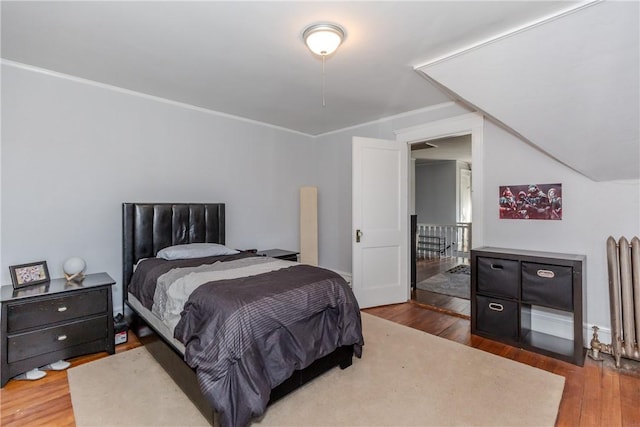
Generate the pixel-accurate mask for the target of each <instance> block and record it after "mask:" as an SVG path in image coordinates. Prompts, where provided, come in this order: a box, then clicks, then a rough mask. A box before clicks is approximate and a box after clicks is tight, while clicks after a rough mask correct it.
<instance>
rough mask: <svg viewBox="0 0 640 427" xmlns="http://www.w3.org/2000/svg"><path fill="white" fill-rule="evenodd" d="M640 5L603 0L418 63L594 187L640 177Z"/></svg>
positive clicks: (438, 81) (429, 76) (433, 77)
mask: <svg viewBox="0 0 640 427" xmlns="http://www.w3.org/2000/svg"><path fill="white" fill-rule="evenodd" d="M639 7H640V3H638V2H635V1H634V2H615V1H612V2H600V3H595V4H590V5H587V6H585V7H583V8H580V9H578V10H575V11H573V12H571V13H567V14H565V15H563V16H561V17H557V18H555V19H552V20H549V21H547V22H543V23H540V24H539V25H535V26H532V27H529V28H526V29H523V30H522V31H519V32H516V33H513V34H511V35H508V36H505V37H503V38H500V39H497V40H495V41H493V42H491V43H487V44H483V45H480V46H478V47H475V48H472V49H470V50H467V51H464V52H461V53H459V54H457V55H455V56H451V57H448V58H445V59H442V60H440V61H437V62H434V63H430V64H426V65H424V66H419V67H417V70H418V71H419V72H420V73H423V74H424V76H425V77H427V79H428V80H429V81H431V82H434V83H436V84H439V85H441V86H442V87H444V88H445V89H446V90H447V91H449V92H450V93H451V94H452V95H453V96H455V97H458V98H460V99H462V100H464V101H466V102H467V103H469V104H471V105H473V106H475V107H476V108H478V109H479V110H481V111H483V112H485V113H486V114H487V115H489V116H491V117H493V118H494V119H495V120H497V121H498V122H500V123H501V124H502V125H504V126H506V127H507V128H510V129H511V130H513V131H514V132H515V133H517V134H519V135H521V136H522V137H523V138H524V139H525V140H527V141H529V142H530V143H531V144H532V145H534V146H537V147H538V148H540V149H541V150H543V151H545V152H546V153H548V154H549V155H551V156H552V157H554V158H556V159H557V160H559V161H560V162H562V163H564V164H566V165H568V166H569V167H571V168H573V169H575V170H576V171H578V172H580V173H582V174H584V175H585V176H587V177H590V178H591V179H593V180H595V181H609V180H618V179H637V178H640V131H639V129H640V87H639V82H640V43H639V40H640V29H639V25H638V20H639V16H640V10H639Z"/></svg>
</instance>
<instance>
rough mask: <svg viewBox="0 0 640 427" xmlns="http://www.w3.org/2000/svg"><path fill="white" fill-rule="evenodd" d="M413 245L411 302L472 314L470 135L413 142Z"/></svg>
mask: <svg viewBox="0 0 640 427" xmlns="http://www.w3.org/2000/svg"><path fill="white" fill-rule="evenodd" d="M411 159H412V160H411V165H412V167H413V168H414V171H413V172H414V173H413V174H412V176H413V178H412V185H411V188H412V194H410V197H412V200H413V203H412V209H411V211H412V212H413V213H414V218H413V221H412V223H413V224H414V230H412V233H415V245H416V247H415V248H412V249H414V251H413V253H414V254H415V256H414V257H412V263H414V264H415V265H412V268H413V271H415V282H414V280H413V279H412V292H411V300H412V301H414V302H417V303H419V304H424V305H428V306H431V307H436V308H438V309H441V310H444V311H450V312H453V313H456V314H460V315H462V316H468V315H469V314H470V302H469V299H470V277H471V275H470V268H469V251H470V247H471V207H472V204H471V167H472V150H471V135H470V134H465V135H456V136H450V137H445V138H438V139H430V140H428V141H424V142H417V143H413V144H411Z"/></svg>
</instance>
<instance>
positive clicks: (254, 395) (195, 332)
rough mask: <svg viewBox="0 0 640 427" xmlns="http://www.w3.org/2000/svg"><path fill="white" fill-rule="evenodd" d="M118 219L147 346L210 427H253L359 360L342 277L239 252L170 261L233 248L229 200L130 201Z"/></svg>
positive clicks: (129, 290) (128, 298)
mask: <svg viewBox="0 0 640 427" xmlns="http://www.w3.org/2000/svg"><path fill="white" fill-rule="evenodd" d="M122 220H123V286H124V292H123V294H124V299H125V304H126V305H127V306H128V307H129V308H130V309H131V311H132V312H133V317H134V319H133V323H134V325H144V326H146V327H147V330H148V331H150V332H151V333H150V334H148V335H147V336H144V337H142V338H141V341H142V342H143V344H144V345H145V347H146V348H147V349H148V350H149V352H150V353H151V354H152V355H153V356H154V358H155V359H156V360H157V361H158V362H159V363H160V364H161V365H162V366H163V367H164V369H165V370H166V371H167V373H169V375H170V376H171V377H172V378H173V379H174V381H175V382H176V383H177V384H178V385H179V386H180V388H181V389H182V390H183V391H184V392H185V394H186V395H187V396H189V398H190V399H191V400H192V401H193V403H194V404H195V405H196V406H197V407H198V409H199V410H200V411H201V412H202V414H203V415H204V416H205V418H207V420H208V421H209V423H210V424H211V425H221V426H223V427H227V426H244V425H248V424H250V423H251V421H252V420H253V419H255V418H259V417H260V416H261V415H262V414H263V413H264V411H265V409H266V407H267V406H268V405H269V404H270V403H273V402H275V401H276V400H278V399H279V398H281V397H283V396H285V395H287V394H288V393H290V392H292V391H294V390H295V389H297V388H299V387H300V386H302V385H304V384H305V383H307V382H308V381H310V380H312V379H313V378H315V377H317V376H318V375H321V374H322V373H324V372H326V371H328V370H329V369H332V368H334V367H336V366H340V368H342V369H345V368H347V367H349V366H350V365H351V363H352V357H353V355H354V354H355V355H356V356H358V357H360V356H361V351H362V345H363V344H364V342H363V338H362V327H361V320H360V312H359V309H358V305H357V302H356V300H355V297H354V296H353V293H352V292H351V290H350V289H349V287H348V285H347V284H346V282H345V281H344V279H342V278H341V277H340V276H339V275H337V274H336V273H334V272H331V271H329V270H325V269H321V268H318V267H311V266H307V265H303V264H298V263H294V262H290V261H282V260H276V259H273V258H266V257H259V256H256V255H255V254H251V253H248V252H244V251H239V252H237V251H235V250H232V251H230V252H229V253H227V252H224V253H218V252H215V253H214V254H209V253H208V254H205V255H204V256H200V254H198V253H196V254H195V255H192V252H189V256H186V258H183V256H184V255H183V254H178V255H177V256H176V255H174V253H173V250H174V249H176V248H185V247H186V248H188V249H189V250H191V249H193V248H194V247H199V246H205V245H200V244H202V243H208V244H218V245H221V247H222V248H226V247H225V246H224V244H225V205H224V204H223V203H177V204H175V203H174V204H172V203H123V205H122ZM194 243H195V245H194ZM176 245H179V246H176ZM185 245H186V246H185ZM208 246H215V245H208ZM235 252H237V253H235ZM159 253H160V254H159ZM167 253H170V254H171V255H172V256H175V257H174V258H172V257H168V258H169V259H162V258H160V256H162V257H166V256H165V255H166V254H167ZM156 255H159V256H158V257H157V256H156ZM176 257H177V258H176Z"/></svg>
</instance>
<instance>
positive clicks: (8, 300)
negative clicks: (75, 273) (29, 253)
mask: <svg viewBox="0 0 640 427" xmlns="http://www.w3.org/2000/svg"><path fill="white" fill-rule="evenodd" d="M114 284H115V280H113V279H112V278H111V276H109V275H108V274H107V273H97V274H88V275H86V276H85V278H84V280H83V281H82V282H79V283H76V282H67V280H66V279H54V280H51V281H49V282H47V283H43V284H40V285H33V286H28V287H24V288H19V289H13V287H12V286H2V287H1V288H0V304H2V307H1V310H2V312H1V313H0V325H1V330H0V333H1V341H0V359H1V360H0V387H4V385H5V384H6V383H7V381H9V378H11V377H14V376H16V375H18V374H21V373H24V372H27V371H29V370H31V369H34V368H38V367H40V366H44V365H47V364H49V363H53V362H55V361H58V360H62V359H68V358H71V357H76V356H80V355H83V354H88V353H97V352H100V351H106V352H107V353H109V354H113V353H115V340H114V332H113V302H112V299H111V286H112V285H114Z"/></svg>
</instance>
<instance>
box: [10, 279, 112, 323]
mask: <svg viewBox="0 0 640 427" xmlns="http://www.w3.org/2000/svg"><path fill="white" fill-rule="evenodd" d="M107 293H108V291H107V289H100V290H97V291H91V292H85V293H82V294H78V293H73V294H69V295H67V296H63V297H58V298H49V299H39V300H37V301H30V302H21V303H16V304H11V305H9V306H8V307H7V308H8V310H9V315H8V316H7V332H8V333H12V332H17V331H21V330H24V329H29V328H34V327H37V326H47V325H51V324H53V323H58V322H64V321H67V320H71V319H76V318H79V317H85V316H91V315H94V314H101V313H106V311H107V304H108V302H107Z"/></svg>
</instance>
